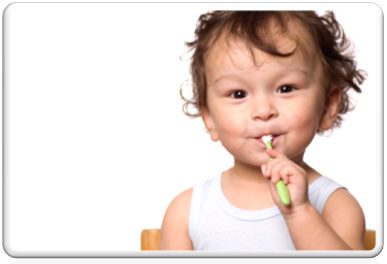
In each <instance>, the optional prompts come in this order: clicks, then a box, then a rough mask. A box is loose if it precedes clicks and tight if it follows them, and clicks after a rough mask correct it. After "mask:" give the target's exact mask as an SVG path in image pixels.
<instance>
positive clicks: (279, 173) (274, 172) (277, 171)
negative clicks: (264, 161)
mask: <svg viewBox="0 0 387 264" xmlns="http://www.w3.org/2000/svg"><path fill="white" fill-rule="evenodd" d="M288 167H289V161H288V160H285V159H277V160H276V161H274V162H273V163H272V165H271V167H270V176H271V181H272V182H273V183H277V182H278V181H279V180H280V179H284V180H286V181H287V180H288V176H287V175H286V173H287V170H288Z"/></svg>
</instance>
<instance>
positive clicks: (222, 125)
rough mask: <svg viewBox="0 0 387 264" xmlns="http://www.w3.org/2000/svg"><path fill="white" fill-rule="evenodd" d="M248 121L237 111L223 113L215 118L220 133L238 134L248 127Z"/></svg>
mask: <svg viewBox="0 0 387 264" xmlns="http://www.w3.org/2000/svg"><path fill="white" fill-rule="evenodd" d="M245 124H246V122H245V121H244V119H243V117H241V116H238V115H237V114H235V113H232V114H231V113H221V114H219V115H217V118H216V120H215V126H216V130H217V131H218V133H219V135H220V136H222V135H237V134H240V133H243V132H244V131H245V129H246V125H245Z"/></svg>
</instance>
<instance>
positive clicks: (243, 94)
mask: <svg viewBox="0 0 387 264" xmlns="http://www.w3.org/2000/svg"><path fill="white" fill-rule="evenodd" d="M230 96H231V97H232V98H234V99H243V98H245V97H246V96H247V92H246V91H243V90H235V91H232V92H231V93H230Z"/></svg>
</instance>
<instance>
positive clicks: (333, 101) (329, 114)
mask: <svg viewBox="0 0 387 264" xmlns="http://www.w3.org/2000/svg"><path fill="white" fill-rule="evenodd" d="M341 96H342V90H341V89H340V88H333V89H332V90H331V92H330V93H329V94H328V97H327V98H326V103H325V109H324V113H323V115H322V116H321V120H320V129H319V130H320V131H324V130H328V129H331V128H332V127H333V125H334V123H335V121H336V118H337V115H338V113H339V109H340V102H341Z"/></svg>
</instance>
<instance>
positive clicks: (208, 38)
mask: <svg viewBox="0 0 387 264" xmlns="http://www.w3.org/2000/svg"><path fill="white" fill-rule="evenodd" d="M289 19H293V20H295V21H297V22H299V23H300V24H301V25H302V26H303V27H304V29H305V30H306V31H307V32H308V34H309V35H310V37H311V39H312V41H313V44H314V46H315V48H316V50H317V53H318V55H319V57H320V60H321V62H322V65H323V68H324V72H325V73H326V77H327V83H326V85H327V87H333V86H334V87H338V88H340V89H341V90H342V97H341V101H340V106H339V111H338V116H337V118H336V121H335V124H334V126H340V124H341V122H342V119H343V118H342V116H343V115H344V114H345V113H347V112H348V111H350V110H352V108H353V105H352V104H351V101H350V98H349V95H348V91H349V90H351V89H353V90H354V91H356V92H358V93H360V92H361V89H360V87H359V85H360V84H361V83H362V82H363V81H364V79H365V72H363V71H361V70H358V69H357V63H356V61H355V60H354V57H353V55H352V54H350V52H349V47H350V44H351V43H350V41H349V40H348V39H347V37H346V35H345V33H344V31H343V29H342V27H341V25H340V24H339V23H338V22H337V20H336V18H335V16H334V13H333V12H331V11H330V12H326V13H325V14H324V15H323V16H318V15H317V14H316V13H315V12H313V11H213V12H209V13H206V14H203V15H201V16H200V17H199V19H198V23H197V26H196V30H195V39H194V40H193V41H191V42H186V45H187V46H188V48H190V49H191V50H192V51H193V55H192V58H191V65H190V72H191V75H192V98H191V99H187V98H186V97H185V96H184V95H183V92H182V89H181V90H180V95H181V97H182V99H183V100H184V104H183V111H184V113H185V114H187V115H188V116H191V117H197V116H199V115H200V112H201V111H202V110H203V109H206V108H207V81H206V74H205V70H204V69H205V56H206V54H207V52H208V51H209V50H210V48H211V46H212V45H213V44H214V43H215V42H216V41H217V40H218V39H219V37H220V36H221V35H222V34H223V33H227V34H228V35H230V36H235V37H237V38H239V39H241V40H243V41H245V42H246V43H248V44H249V45H250V47H251V48H252V47H255V48H258V49H260V50H262V51H264V52H266V53H268V54H270V55H273V56H279V57H287V56H290V55H291V54H292V53H293V52H294V51H292V52H289V53H281V52H280V51H279V50H278V49H277V47H276V43H275V41H273V39H271V38H270V25H272V23H271V22H275V24H276V26H278V27H279V28H280V29H281V33H286V32H289V30H288V26H289V25H288V23H287V22H288V21H289ZM328 90H329V89H327V92H329V91H328ZM190 107H193V108H194V109H196V113H191V112H190V111H189V109H190Z"/></svg>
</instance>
